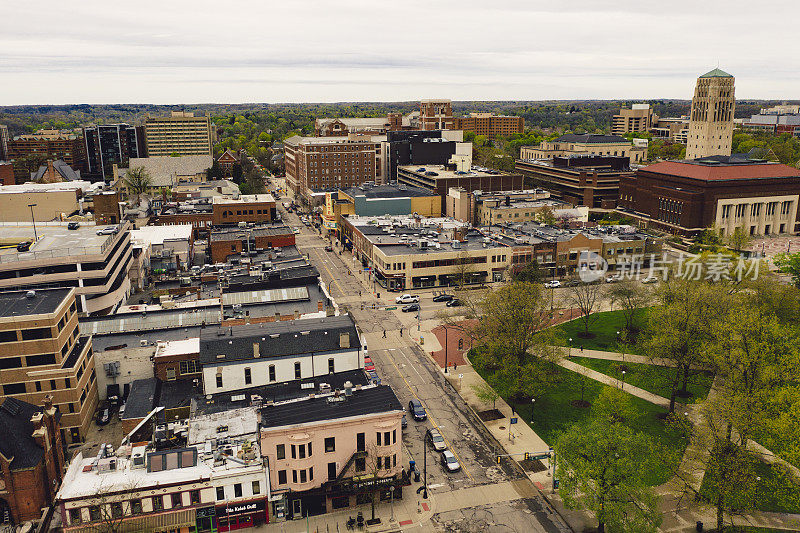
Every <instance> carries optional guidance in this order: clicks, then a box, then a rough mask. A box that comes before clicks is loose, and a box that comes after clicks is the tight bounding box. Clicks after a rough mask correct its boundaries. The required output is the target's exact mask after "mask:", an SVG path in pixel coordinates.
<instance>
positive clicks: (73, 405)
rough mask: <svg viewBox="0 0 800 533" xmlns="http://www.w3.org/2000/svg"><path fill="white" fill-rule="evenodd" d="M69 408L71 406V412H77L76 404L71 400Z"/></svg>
mask: <svg viewBox="0 0 800 533" xmlns="http://www.w3.org/2000/svg"><path fill="white" fill-rule="evenodd" d="M68 408H69V412H70V413H74V412H75V404H74V403H72V402H70V403H69V404H68Z"/></svg>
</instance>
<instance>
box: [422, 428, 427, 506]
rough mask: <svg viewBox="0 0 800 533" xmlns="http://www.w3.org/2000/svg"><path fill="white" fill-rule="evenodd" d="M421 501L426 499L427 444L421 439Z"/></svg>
mask: <svg viewBox="0 0 800 533" xmlns="http://www.w3.org/2000/svg"><path fill="white" fill-rule="evenodd" d="M422 450H423V453H422V484H423V489H422V499H424V500H427V499H428V443H427V442H425V437H423V438H422Z"/></svg>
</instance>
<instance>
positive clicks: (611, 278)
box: [606, 274, 622, 283]
mask: <svg viewBox="0 0 800 533" xmlns="http://www.w3.org/2000/svg"><path fill="white" fill-rule="evenodd" d="M618 281H622V276H620V275H619V274H616V275H614V276H608V277H607V278H606V283H616V282H618Z"/></svg>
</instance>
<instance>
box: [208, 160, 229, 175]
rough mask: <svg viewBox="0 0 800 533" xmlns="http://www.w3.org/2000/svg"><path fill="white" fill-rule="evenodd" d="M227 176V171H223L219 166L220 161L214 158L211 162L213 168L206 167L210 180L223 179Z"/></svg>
mask: <svg viewBox="0 0 800 533" xmlns="http://www.w3.org/2000/svg"><path fill="white" fill-rule="evenodd" d="M223 178H225V173H224V172H223V171H222V168H221V167H220V166H219V162H218V161H217V160H216V159H214V162H213V163H211V168H207V169H206V179H208V180H221V179H223Z"/></svg>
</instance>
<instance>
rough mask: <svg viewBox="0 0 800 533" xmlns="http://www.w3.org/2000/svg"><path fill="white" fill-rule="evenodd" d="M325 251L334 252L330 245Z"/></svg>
mask: <svg viewBox="0 0 800 533" xmlns="http://www.w3.org/2000/svg"><path fill="white" fill-rule="evenodd" d="M325 251H326V252H332V251H333V246H331V245H330V244H329V245H327V246H325Z"/></svg>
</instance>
